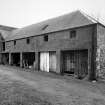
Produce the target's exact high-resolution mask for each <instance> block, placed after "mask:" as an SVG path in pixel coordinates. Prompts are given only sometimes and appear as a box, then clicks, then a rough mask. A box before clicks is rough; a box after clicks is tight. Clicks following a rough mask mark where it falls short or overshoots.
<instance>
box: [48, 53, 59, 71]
mask: <svg viewBox="0 0 105 105" xmlns="http://www.w3.org/2000/svg"><path fill="white" fill-rule="evenodd" d="M56 65H57V60H56V52H50V53H49V66H50V67H49V69H50V71H51V72H56Z"/></svg>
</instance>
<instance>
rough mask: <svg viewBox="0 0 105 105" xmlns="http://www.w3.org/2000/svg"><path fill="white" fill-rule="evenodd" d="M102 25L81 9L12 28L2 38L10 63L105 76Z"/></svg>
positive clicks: (84, 76)
mask: <svg viewBox="0 0 105 105" xmlns="http://www.w3.org/2000/svg"><path fill="white" fill-rule="evenodd" d="M104 40H105V26H104V25H103V24H101V23H99V22H98V21H96V20H95V19H93V18H92V17H90V16H88V15H87V14H85V13H82V12H80V11H74V12H72V13H69V14H66V15H63V16H59V17H57V18H53V19H49V20H46V21H43V22H40V23H37V24H33V25H30V26H26V27H23V28H21V29H17V30H14V31H12V33H11V35H9V36H8V37H6V39H5V51H3V53H4V54H7V56H6V57H7V58H8V61H7V62H8V63H9V64H10V65H15V66H20V67H27V68H33V67H34V68H33V70H41V71H46V72H55V73H61V74H69V75H73V76H76V77H78V78H81V79H83V78H86V77H88V78H89V79H96V78H97V77H102V78H103V77H104V75H105V70H104V65H105V63H104V62H105V61H104V60H105V57H104V56H105V50H104V49H105V47H104V45H105V41H104Z"/></svg>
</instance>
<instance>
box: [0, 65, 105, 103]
mask: <svg viewBox="0 0 105 105" xmlns="http://www.w3.org/2000/svg"><path fill="white" fill-rule="evenodd" d="M27 71H28V70H25V69H21V68H16V67H7V66H2V65H1V66H0V105H105V83H102V82H96V83H92V82H88V81H85V80H77V79H73V78H72V77H70V76H60V75H57V74H53V73H45V72H38V71H34V72H27Z"/></svg>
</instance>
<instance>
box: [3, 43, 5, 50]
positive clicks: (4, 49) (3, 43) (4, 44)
mask: <svg viewBox="0 0 105 105" xmlns="http://www.w3.org/2000/svg"><path fill="white" fill-rule="evenodd" d="M3 51H5V42H3Z"/></svg>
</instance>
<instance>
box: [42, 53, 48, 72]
mask: <svg viewBox="0 0 105 105" xmlns="http://www.w3.org/2000/svg"><path fill="white" fill-rule="evenodd" d="M40 70H41V71H46V72H49V52H42V53H40Z"/></svg>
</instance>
